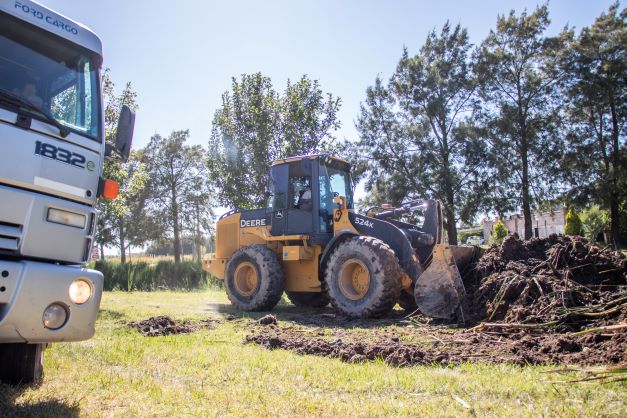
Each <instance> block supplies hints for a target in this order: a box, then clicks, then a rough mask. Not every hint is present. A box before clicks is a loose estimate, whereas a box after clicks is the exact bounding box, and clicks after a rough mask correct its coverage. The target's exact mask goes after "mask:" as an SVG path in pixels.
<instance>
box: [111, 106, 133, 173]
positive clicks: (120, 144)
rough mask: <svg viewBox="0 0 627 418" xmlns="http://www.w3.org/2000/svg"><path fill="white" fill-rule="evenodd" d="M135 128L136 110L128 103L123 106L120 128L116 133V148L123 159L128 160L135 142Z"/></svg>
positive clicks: (119, 122) (119, 121)
mask: <svg viewBox="0 0 627 418" xmlns="http://www.w3.org/2000/svg"><path fill="white" fill-rule="evenodd" d="M134 128H135V112H133V111H132V110H131V108H130V107H128V106H127V105H124V106H122V110H121V111H120V118H119V119H118V130H117V133H116V135H115V150H116V151H117V152H118V154H120V157H121V158H122V160H124V161H126V160H128V156H129V154H130V153H131V144H132V143H133V130H134Z"/></svg>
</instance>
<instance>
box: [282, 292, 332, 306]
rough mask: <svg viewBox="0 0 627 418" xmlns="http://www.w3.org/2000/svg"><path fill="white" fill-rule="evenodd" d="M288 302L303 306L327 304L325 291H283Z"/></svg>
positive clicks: (327, 299)
mask: <svg viewBox="0 0 627 418" xmlns="http://www.w3.org/2000/svg"><path fill="white" fill-rule="evenodd" d="M285 293H287V297H288V298H289V300H290V302H292V303H293V304H294V305H295V306H300V307H303V308H324V307H325V306H327V305H328V304H329V296H328V295H327V294H326V293H325V292H287V291H286V292H285Z"/></svg>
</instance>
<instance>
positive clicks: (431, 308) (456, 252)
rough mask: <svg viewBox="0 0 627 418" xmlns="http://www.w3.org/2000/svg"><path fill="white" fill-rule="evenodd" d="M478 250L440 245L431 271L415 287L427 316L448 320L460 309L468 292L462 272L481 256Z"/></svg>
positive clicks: (426, 272) (433, 258)
mask: <svg viewBox="0 0 627 418" xmlns="http://www.w3.org/2000/svg"><path fill="white" fill-rule="evenodd" d="M480 252H481V249H480V248H479V247H458V246H453V245H447V244H437V245H436V246H435V247H434V249H433V252H432V255H431V262H430V264H429V267H428V268H427V269H426V270H425V271H424V272H423V273H422V274H421V275H420V277H418V280H417V281H416V285H415V287H414V297H415V299H416V304H417V305H418V307H419V308H420V310H421V311H422V313H424V314H425V315H428V316H431V317H434V318H444V319H449V318H451V317H452V316H453V314H454V313H455V312H456V311H457V309H458V308H459V307H460V305H461V302H462V300H463V299H464V297H465V296H466V289H465V288H464V283H463V282H462V277H461V273H460V272H464V270H465V268H466V267H467V266H468V265H469V264H470V263H471V262H472V261H473V260H474V259H475V258H476V257H477V256H478V255H479V254H480Z"/></svg>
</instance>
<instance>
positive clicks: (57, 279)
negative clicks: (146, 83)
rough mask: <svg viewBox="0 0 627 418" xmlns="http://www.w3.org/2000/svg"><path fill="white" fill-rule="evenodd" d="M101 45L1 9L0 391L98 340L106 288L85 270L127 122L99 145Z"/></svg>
mask: <svg viewBox="0 0 627 418" xmlns="http://www.w3.org/2000/svg"><path fill="white" fill-rule="evenodd" d="M101 68H102V45H101V42H100V39H99V38H98V37H97V36H96V35H95V34H94V33H93V32H92V31H90V30H89V29H87V28H86V27H84V26H82V25H81V24H79V23H77V22H74V21H72V20H70V19H68V18H66V17H65V16H62V15H60V14H58V13H56V12H54V11H52V10H49V9H47V8H46V7H44V6H42V5H40V4H38V3H35V2H31V1H26V0H0V380H3V381H5V382H17V381H21V382H30V381H33V380H37V379H39V378H40V377H41V370H42V361H43V356H42V352H43V348H44V346H45V344H47V343H51V342H56V341H80V340H85V339H88V338H90V337H91V336H92V335H93V334H94V332H95V328H94V325H95V321H96V316H97V313H98V309H99V306H100V298H101V295H102V288H103V277H102V274H100V273H99V272H97V271H94V270H88V269H85V268H82V265H83V264H84V263H86V262H87V261H89V257H90V254H91V249H92V246H93V237H94V233H95V227H96V218H97V216H98V213H97V210H96V202H97V199H98V198H99V197H101V196H102V195H105V197H106V196H107V195H110V196H109V197H114V196H113V194H115V188H116V187H115V186H116V185H115V184H114V183H112V182H110V181H107V180H105V179H102V178H101V177H100V173H101V172H102V167H103V163H104V160H105V158H108V157H113V156H114V154H116V153H117V154H118V156H119V157H120V158H124V157H127V156H128V152H129V150H130V143H131V136H132V130H133V123H134V114H132V112H131V111H130V109H128V108H124V109H123V111H122V115H121V118H120V125H119V127H118V136H117V138H116V145H115V146H111V145H107V144H106V143H105V138H104V137H105V134H104V115H103V112H104V110H103V100H102V89H101Z"/></svg>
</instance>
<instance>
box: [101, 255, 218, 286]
mask: <svg viewBox="0 0 627 418" xmlns="http://www.w3.org/2000/svg"><path fill="white" fill-rule="evenodd" d="M92 268H93V269H95V270H98V271H100V272H101V273H102V274H103V276H104V290H126V291H131V290H140V291H154V290H195V289H202V288H205V287H206V286H207V285H208V284H209V283H212V284H214V283H215V282H216V279H215V278H213V277H211V276H209V275H208V274H207V273H206V272H205V271H204V270H203V269H202V267H201V266H200V265H199V264H197V263H194V262H191V261H183V262H181V263H179V264H176V263H174V262H173V261H165V260H162V261H159V262H158V263H157V264H156V265H150V264H148V263H145V262H134V263H126V264H120V263H111V262H107V261H101V260H98V261H96V262H95V263H94V264H93V266H92Z"/></svg>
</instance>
